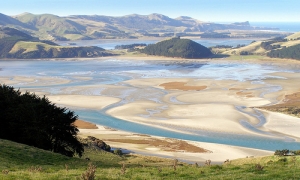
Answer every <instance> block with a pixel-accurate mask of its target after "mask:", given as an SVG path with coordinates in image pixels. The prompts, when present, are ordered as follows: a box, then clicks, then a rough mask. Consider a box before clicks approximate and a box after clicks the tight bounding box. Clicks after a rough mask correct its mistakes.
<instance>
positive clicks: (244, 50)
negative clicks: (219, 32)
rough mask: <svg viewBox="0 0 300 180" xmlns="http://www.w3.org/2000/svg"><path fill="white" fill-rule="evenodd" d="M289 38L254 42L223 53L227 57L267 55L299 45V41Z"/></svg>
mask: <svg viewBox="0 0 300 180" xmlns="http://www.w3.org/2000/svg"><path fill="white" fill-rule="evenodd" d="M296 35H297V34H295V35H294V36H296ZM289 37H290V36H288V37H285V38H282V37H278V38H273V39H269V40H264V41H256V42H252V43H251V44H249V45H247V46H243V47H239V48H230V49H228V50H226V51H224V52H223V53H224V54H228V55H267V54H269V53H270V52H271V51H275V50H284V49H285V48H289V47H291V48H292V47H293V46H296V45H299V44H300V39H295V40H294V39H290V38H289ZM284 51H285V50H284ZM281 52H283V51H281Z"/></svg>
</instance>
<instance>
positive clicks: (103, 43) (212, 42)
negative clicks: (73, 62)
mask: <svg viewBox="0 0 300 180" xmlns="http://www.w3.org/2000/svg"><path fill="white" fill-rule="evenodd" d="M254 40H255V39H193V41H195V42H197V43H199V44H201V45H203V46H206V47H212V46H216V45H228V46H234V47H236V46H237V45H239V44H240V45H242V44H244V45H248V44H250V43H251V42H252V41H254ZM159 41H161V39H157V40H144V39H108V40H105V39H101V40H80V41H72V43H75V44H76V45H75V46H98V47H101V48H104V49H106V50H110V49H114V48H115V46H117V45H129V44H136V43H139V44H140V43H143V44H147V45H148V44H155V43H157V42H159ZM56 43H57V44H59V45H62V46H66V45H68V43H70V42H67V41H58V42H56Z"/></svg>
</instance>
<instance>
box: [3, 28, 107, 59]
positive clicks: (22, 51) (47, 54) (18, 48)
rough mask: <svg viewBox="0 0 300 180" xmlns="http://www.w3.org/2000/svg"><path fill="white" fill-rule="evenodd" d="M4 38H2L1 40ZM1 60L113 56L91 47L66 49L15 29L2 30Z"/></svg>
mask: <svg viewBox="0 0 300 180" xmlns="http://www.w3.org/2000/svg"><path fill="white" fill-rule="evenodd" d="M1 37H2V38H1ZM0 47H1V48H0V58H15V59H17V58H19V59H38V58H74V57H99V56H108V55H112V54H111V53H108V52H106V51H105V50H104V49H102V48H100V47H96V46H91V47H66V46H59V45H57V44H55V43H54V42H51V41H47V40H39V39H38V38H34V37H32V36H30V35H28V34H26V33H24V32H21V31H19V30H16V29H14V28H8V27H5V28H0Z"/></svg>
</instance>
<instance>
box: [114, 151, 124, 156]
mask: <svg viewBox="0 0 300 180" xmlns="http://www.w3.org/2000/svg"><path fill="white" fill-rule="evenodd" d="M114 154H117V155H120V156H121V155H123V152H122V150H121V149H115V150H114Z"/></svg>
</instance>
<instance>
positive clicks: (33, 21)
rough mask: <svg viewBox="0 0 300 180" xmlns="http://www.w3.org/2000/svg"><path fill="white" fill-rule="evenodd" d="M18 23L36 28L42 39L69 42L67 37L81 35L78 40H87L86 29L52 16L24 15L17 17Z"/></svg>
mask: <svg viewBox="0 0 300 180" xmlns="http://www.w3.org/2000/svg"><path fill="white" fill-rule="evenodd" d="M15 18H16V19H17V20H18V21H20V22H22V23H24V24H26V25H28V26H31V27H34V28H36V29H37V30H38V33H37V35H38V36H39V37H41V38H42V39H54V40H67V39H68V38H66V37H65V35H74V34H76V35H79V37H78V38H77V39H86V38H85V36H84V35H82V34H84V33H85V31H86V28H85V27H84V26H83V25H80V24H78V23H76V22H74V21H71V20H68V19H66V18H62V17H59V16H56V15H52V14H40V15H34V14H30V13H24V14H21V15H18V16H16V17H15Z"/></svg>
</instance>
